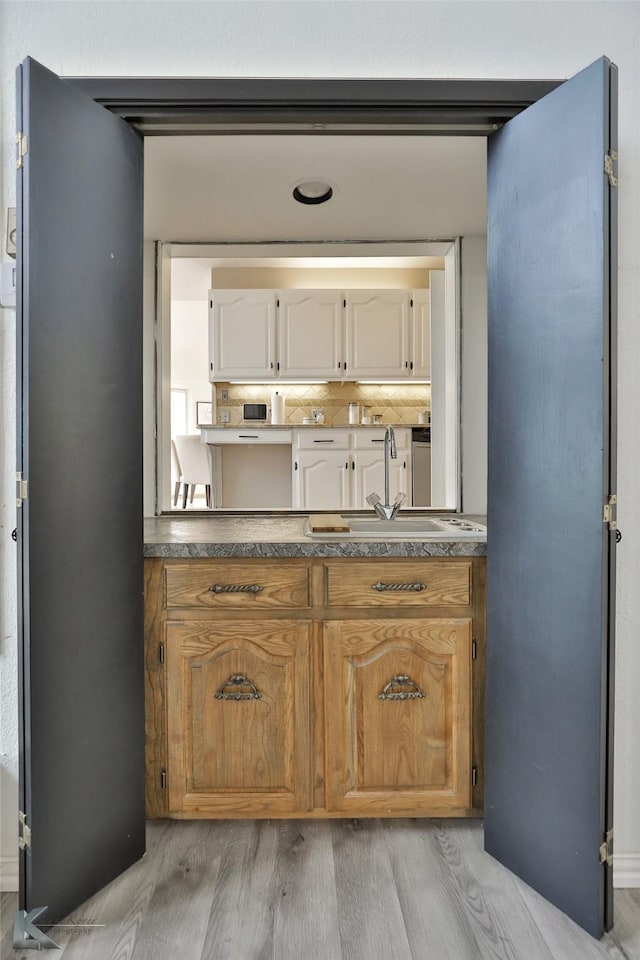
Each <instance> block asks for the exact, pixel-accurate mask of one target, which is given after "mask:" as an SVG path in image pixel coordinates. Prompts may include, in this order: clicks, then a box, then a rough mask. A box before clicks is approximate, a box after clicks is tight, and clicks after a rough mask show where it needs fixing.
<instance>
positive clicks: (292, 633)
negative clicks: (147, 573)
mask: <svg viewBox="0 0 640 960" xmlns="http://www.w3.org/2000/svg"><path fill="white" fill-rule="evenodd" d="M166 629H167V634H166V643H167V678H168V686H167V727H168V743H169V750H168V753H169V755H168V770H167V779H168V787H169V810H170V811H171V812H173V813H176V812H177V813H185V814H188V815H189V816H191V817H195V816H207V815H208V814H214V813H215V814H216V815H218V814H224V815H225V816H233V815H238V816H240V815H242V816H259V815H269V814H270V813H273V814H276V813H278V814H281V813H287V812H294V811H300V810H307V809H309V798H310V772H309V771H310V761H309V744H310V719H309V686H310V677H309V644H310V635H311V628H310V624H309V622H308V621H295V622H294V621H287V620H279V621H269V620H266V621H264V620H263V621H259V622H257V621H255V620H253V621H243V620H218V621H215V622H212V621H206V620H199V621H192V622H188V621H187V622H182V623H169V624H168V625H167V628H166Z"/></svg>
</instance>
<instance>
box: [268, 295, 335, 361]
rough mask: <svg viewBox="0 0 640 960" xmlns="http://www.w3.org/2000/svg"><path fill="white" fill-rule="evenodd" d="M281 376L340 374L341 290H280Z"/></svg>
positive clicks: (279, 335)
mask: <svg viewBox="0 0 640 960" xmlns="http://www.w3.org/2000/svg"><path fill="white" fill-rule="evenodd" d="M278 300H279V306H278V363H279V373H280V376H296V377H308V376H322V377H331V378H339V377H340V376H341V372H342V363H343V362H344V357H343V353H344V348H343V326H344V324H343V307H342V300H343V293H342V291H341V290H282V291H280V292H279V294H278Z"/></svg>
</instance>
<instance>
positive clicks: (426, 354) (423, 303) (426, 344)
mask: <svg viewBox="0 0 640 960" xmlns="http://www.w3.org/2000/svg"><path fill="white" fill-rule="evenodd" d="M411 299H412V304H413V306H412V308H411V327H412V329H411V345H412V360H411V363H410V364H409V367H410V368H411V365H412V364H413V368H412V369H411V375H412V376H414V377H418V378H420V379H421V380H422V379H424V380H430V379H431V296H430V294H429V291H428V290H414V291H413V294H412V296H411Z"/></svg>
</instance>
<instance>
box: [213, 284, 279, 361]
mask: <svg viewBox="0 0 640 960" xmlns="http://www.w3.org/2000/svg"><path fill="white" fill-rule="evenodd" d="M275 339H276V292H275V290H210V291H209V354H210V355H209V379H210V380H227V379H229V378H230V377H242V378H243V379H251V378H260V379H264V378H265V377H274V376H275V374H276V369H275Z"/></svg>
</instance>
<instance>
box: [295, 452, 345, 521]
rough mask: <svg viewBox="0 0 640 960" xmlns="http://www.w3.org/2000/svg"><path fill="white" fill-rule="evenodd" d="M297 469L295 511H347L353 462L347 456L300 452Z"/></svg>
mask: <svg viewBox="0 0 640 960" xmlns="http://www.w3.org/2000/svg"><path fill="white" fill-rule="evenodd" d="M296 463H297V470H296V469H294V484H295V490H296V507H299V508H301V509H303V510H346V509H347V508H348V507H350V505H351V495H350V494H351V490H350V473H351V472H352V471H351V469H350V466H351V460H350V457H349V454H348V452H345V453H339V452H336V453H331V452H329V453H320V452H318V453H316V452H315V451H311V450H310V451H308V452H307V451H305V450H303V451H301V452H300V453H299V454H298V456H297V459H296Z"/></svg>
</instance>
